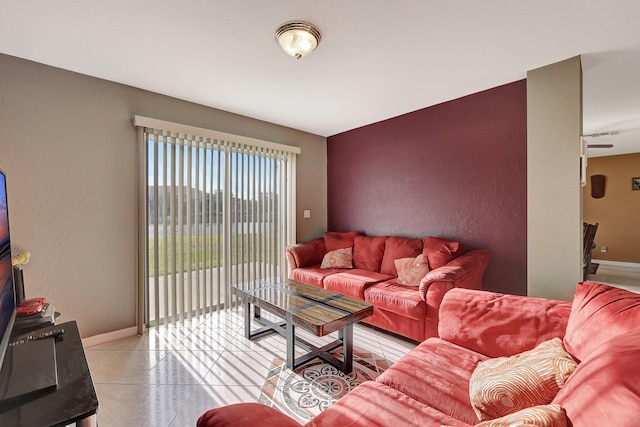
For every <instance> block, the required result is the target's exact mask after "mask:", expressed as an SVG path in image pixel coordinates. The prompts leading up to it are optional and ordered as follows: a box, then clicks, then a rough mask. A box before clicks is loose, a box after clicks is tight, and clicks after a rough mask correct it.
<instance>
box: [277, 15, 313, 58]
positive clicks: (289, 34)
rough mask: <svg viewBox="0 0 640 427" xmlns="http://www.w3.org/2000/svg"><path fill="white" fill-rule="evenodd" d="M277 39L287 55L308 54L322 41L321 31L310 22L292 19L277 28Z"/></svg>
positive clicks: (301, 55) (298, 55)
mask: <svg viewBox="0 0 640 427" xmlns="http://www.w3.org/2000/svg"><path fill="white" fill-rule="evenodd" d="M276 41H277V42H278V44H279V45H280V47H282V50H284V51H285V53H286V54H287V55H291V56H293V57H295V58H298V59H300V58H302V57H303V56H307V55H308V54H310V53H311V52H313V50H314V49H315V48H316V47H317V46H318V43H320V31H319V30H318V29H317V28H316V27H315V26H314V25H313V24H310V23H308V22H302V21H291V22H287V23H284V24H282V25H281V26H280V28H278V29H277V30H276Z"/></svg>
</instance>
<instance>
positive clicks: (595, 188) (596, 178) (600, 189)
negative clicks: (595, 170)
mask: <svg viewBox="0 0 640 427" xmlns="http://www.w3.org/2000/svg"><path fill="white" fill-rule="evenodd" d="M604 183H605V177H604V175H591V197H593V198H594V199H600V198H602V197H604Z"/></svg>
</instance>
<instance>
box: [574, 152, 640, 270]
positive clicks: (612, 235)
mask: <svg viewBox="0 0 640 427" xmlns="http://www.w3.org/2000/svg"><path fill="white" fill-rule="evenodd" d="M592 175H604V176H605V177H606V182H605V193H604V197H602V198H600V199H594V198H593V197H591V179H590V177H591V176H592ZM632 177H640V153H635V154H624V155H620V156H607V157H593V158H590V159H589V161H588V163H587V185H586V186H585V187H583V193H582V200H583V208H582V215H583V218H584V220H585V221H587V222H589V223H595V222H597V223H599V224H600V225H599V226H598V231H597V233H596V244H597V247H596V248H595V249H594V250H593V252H592V257H593V258H594V259H601V260H607V261H622V262H635V263H640V221H638V217H640V191H632V190H631V178H632ZM602 246H606V247H607V249H608V250H607V252H604V253H603V252H600V248H601V247H602Z"/></svg>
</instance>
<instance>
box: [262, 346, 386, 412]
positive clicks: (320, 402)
mask: <svg viewBox="0 0 640 427" xmlns="http://www.w3.org/2000/svg"><path fill="white" fill-rule="evenodd" d="M337 355H338V356H339V355H340V353H337ZM387 368H388V364H387V361H386V360H385V359H384V358H383V357H382V356H378V355H375V354H373V353H364V352H355V351H354V354H353V372H351V373H350V374H348V375H345V374H344V373H343V372H341V371H339V370H338V369H336V368H334V367H333V366H331V365H330V364H328V363H326V362H325V361H323V360H321V359H319V358H316V359H313V360H310V361H309V362H307V363H305V364H304V365H302V366H299V367H298V368H296V369H295V371H291V370H290V369H287V367H286V366H285V362H284V360H283V359H282V358H280V357H276V358H275V359H274V360H273V364H272V366H271V369H270V371H269V374H268V375H267V379H266V380H265V382H264V386H263V387H262V393H261V395H260V403H262V404H265V405H268V406H271V407H273V408H275V409H278V410H279V411H281V412H283V413H285V414H287V415H289V416H290V417H292V418H294V419H296V420H298V422H300V423H302V424H305V423H306V422H308V421H309V420H310V419H311V418H313V417H315V416H316V415H318V414H319V413H320V412H322V411H324V410H325V409H327V408H328V407H329V406H331V405H332V404H333V403H334V402H335V401H336V400H338V399H340V398H341V397H342V396H344V395H345V394H347V393H348V392H349V391H351V390H353V389H354V388H355V387H356V386H357V385H358V384H360V383H362V382H364V381H367V380H374V379H376V378H377V377H378V375H380V374H381V373H382V372H384V370H385V369H387Z"/></svg>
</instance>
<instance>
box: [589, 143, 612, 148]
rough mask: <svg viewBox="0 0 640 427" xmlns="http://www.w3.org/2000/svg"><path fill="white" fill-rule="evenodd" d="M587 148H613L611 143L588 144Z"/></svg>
mask: <svg viewBox="0 0 640 427" xmlns="http://www.w3.org/2000/svg"><path fill="white" fill-rule="evenodd" d="M587 147H589V148H613V144H588V145H587Z"/></svg>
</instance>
